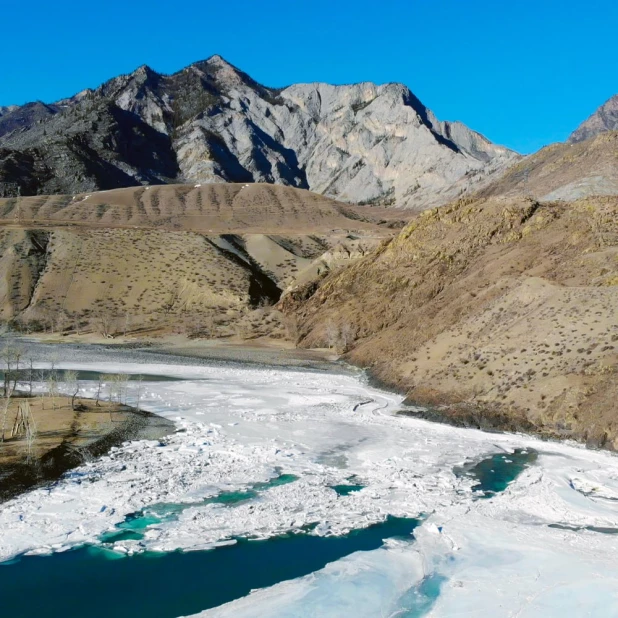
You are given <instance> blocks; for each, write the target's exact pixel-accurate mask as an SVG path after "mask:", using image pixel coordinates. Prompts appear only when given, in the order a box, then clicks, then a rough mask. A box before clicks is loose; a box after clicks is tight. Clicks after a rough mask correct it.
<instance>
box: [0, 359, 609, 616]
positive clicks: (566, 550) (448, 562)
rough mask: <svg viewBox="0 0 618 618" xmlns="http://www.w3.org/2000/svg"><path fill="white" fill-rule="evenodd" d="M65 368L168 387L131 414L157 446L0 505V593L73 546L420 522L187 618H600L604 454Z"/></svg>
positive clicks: (89, 386)
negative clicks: (12, 574)
mask: <svg viewBox="0 0 618 618" xmlns="http://www.w3.org/2000/svg"><path fill="white" fill-rule="evenodd" d="M67 358H69V355H66V358H65V360H62V357H61V359H60V361H59V362H57V363H56V366H57V367H60V368H71V369H82V370H90V371H105V372H126V373H135V374H156V375H168V376H172V377H178V378H182V381H168V382H165V381H159V382H145V383H143V385H142V386H143V393H142V395H141V407H143V408H144V409H147V410H150V411H152V412H155V413H157V414H160V415H162V416H164V417H166V418H168V419H170V420H172V421H174V422H175V424H176V427H177V431H176V432H175V433H173V434H171V435H169V436H168V437H166V438H164V439H163V440H161V441H139V442H132V443H126V444H124V445H123V446H121V447H119V448H115V449H113V450H112V452H110V453H109V455H107V456H105V457H102V458H101V459H98V460H96V461H93V462H89V463H86V464H84V465H83V466H82V467H80V468H78V469H77V470H74V471H72V472H71V473H69V474H67V475H66V476H65V477H64V478H63V479H62V480H61V481H60V482H58V483H57V484H55V485H54V486H53V487H51V488H45V489H38V490H35V491H31V492H29V493H27V494H24V495H22V496H20V497H19V498H17V499H15V500H13V501H11V502H8V503H5V504H3V505H2V506H1V507H0V508H1V511H0V559H2V560H4V561H9V560H11V559H14V558H16V557H17V558H18V562H17V564H11V563H7V565H4V566H1V567H0V590H1V586H2V584H1V582H2V580H3V577H4V575H3V572H4V573H8V572H9V570H10V569H13V568H16V567H18V566H19V564H20V561H21V562H23V563H25V562H26V561H27V560H29V556H32V555H37V554H52V553H53V554H56V555H57V554H58V552H65V551H67V550H70V549H74V548H76V547H79V546H83V545H87V546H90V547H91V546H95V547H99V548H105V549H106V550H112V551H113V552H114V554H113V555H124V556H127V555H129V556H131V555H133V556H135V555H137V554H143V555H153V554H152V552H159V553H162V555H169V553H170V552H176V550H183V551H185V552H188V551H192V552H198V553H199V552H202V553H203V552H204V550H210V549H213V548H217V549H214V551H212V552H210V555H212V556H215V557H216V556H218V555H223V552H226V551H229V548H228V547H226V546H227V545H229V544H230V543H238V539H241V540H242V539H275V538H281V537H285V536H288V537H289V536H290V534H292V536H296V535H295V534H294V533H298V534H299V535H301V536H303V537H308V536H313V537H320V538H329V537H341V538H344V537H349V536H350V534H351V533H352V532H353V531H358V530H361V529H368V528H369V527H370V526H372V525H376V524H383V525H389V526H392V524H391V523H388V522H389V521H398V520H396V519H395V518H406V519H407V520H409V519H418V520H420V523H419V525H418V526H417V527H416V528H415V529H414V531H413V533H412V534H409V532H408V533H406V534H405V535H403V536H402V535H401V534H398V535H397V536H396V538H391V539H388V540H386V541H385V542H384V544H382V545H381V546H375V545H371V543H370V544H369V545H367V546H366V547H362V549H364V551H355V552H353V553H349V554H348V555H345V557H341V558H339V559H334V560H333V561H332V562H329V563H328V564H327V565H326V566H325V567H324V568H319V569H318V570H317V571H315V572H312V573H310V574H307V575H303V576H302V577H296V576H293V577H294V578H293V579H287V581H280V582H279V583H275V584H274V585H269V586H267V587H264V588H259V589H257V590H254V591H253V592H252V593H251V594H250V595H248V596H244V597H242V598H237V599H236V600H233V601H231V602H229V603H226V604H223V605H219V606H217V607H211V608H210V609H207V610H205V611H204V612H203V615H204V616H230V617H231V616H234V617H235V618H236V617H244V616H247V617H249V616H261V617H275V616H277V617H283V616H285V617H292V616H299V617H300V616H320V617H322V616H324V617H328V616H346V615H354V616H355V617H358V618H360V617H364V616H371V617H375V616H444V617H464V616H465V617H475V616H497V617H500V616H512V617H515V616H517V617H518V618H524V617H532V616H535V617H537V616H538V617H552V616H560V617H561V618H564V617H565V616H577V617H579V616H602V617H606V616H618V559H617V558H616V557H617V556H618V534H615V533H616V532H618V459H617V458H616V457H615V456H614V455H612V454H609V453H605V452H598V451H590V450H586V449H584V448H582V447H580V446H576V445H566V444H558V443H551V442H541V441H538V440H535V439H532V438H529V437H526V436H520V435H508V434H488V433H482V432H479V431H474V430H466V429H458V428H453V427H449V426H446V425H438V424H432V423H429V422H425V421H420V420H415V419H411V418H407V417H402V416H396V415H395V412H396V411H397V410H398V409H400V408H401V404H402V398H401V397H400V396H398V395H395V394H391V393H388V392H384V391H380V390H377V389H374V388H371V387H370V386H368V385H367V384H366V383H365V381H364V380H363V378H362V376H361V375H360V374H345V373H334V372H323V371H322V372H321V371H307V370H285V369H281V368H276V369H275V368H268V367H257V366H256V367H251V366H240V365H233V364H219V365H215V364H213V365H207V364H206V365H204V364H202V365H198V364H196V365H187V364H176V363H174V362H173V361H172V360H170V361H168V362H161V361H160V359H158V362H152V361H150V362H147V361H146V360H144V359H142V360H139V361H136V360H135V359H134V358H133V357H132V356H131V355H129V354H127V355H126V356H123V355H122V354H116V356H115V358H113V359H112V358H110V356H109V355H108V354H105V355H100V356H97V355H96V354H94V353H93V354H92V355H91V358H92V359H93V360H90V361H85V360H81V358H78V357H76V356H72V358H73V360H67ZM75 359H77V360H75ZM40 366H43V364H40ZM95 387H96V384H95V383H94V382H85V383H84V390H85V391H90V392H94V390H95ZM130 388H133V389H135V388H136V385H135V383H131V387H130ZM129 403H131V395H130V396H129ZM510 467H511V468H512V469H511V468H510ZM509 474H510V476H509ZM511 478H514V480H512V482H510V483H509V482H508V481H509V480H510V479H511ZM491 489H493V490H494V491H495V493H494V491H489V490H491ZM482 490H486V491H487V493H485V494H483V492H482ZM127 516H128V517H127ZM389 516H390V518H389ZM387 518H389V519H388V520H387ZM377 529H378V530H379V528H377ZM354 534H356V532H354ZM385 536H389V535H386V534H385ZM390 536H392V535H390ZM241 543H246V541H241ZM378 545H380V544H379V543H378ZM281 547H283V546H281ZM290 551H295V550H294V549H293V548H292V546H291V549H290ZM329 551H330V550H329ZM217 552H220V553H217ZM344 553H345V552H344ZM175 555H176V554H175ZM24 556H25V557H24ZM52 558H53V556H52ZM139 559H140V558H139V557H138V558H124V560H128V561H130V560H139ZM46 560H51V558H50V559H46ZM49 564H50V568H52V566H51V565H52V562H50V563H49ZM215 564H216V560H215ZM265 568H267V565H265ZM4 569H6V571H4ZM279 579H286V578H279ZM32 592H33V593H36V590H34V589H33V590H32ZM170 593H173V594H182V591H178V590H176V591H170ZM140 594H147V592H146V591H141V592H140ZM204 607H208V606H206V605H205V606H204ZM201 609H203V607H202V608H201Z"/></svg>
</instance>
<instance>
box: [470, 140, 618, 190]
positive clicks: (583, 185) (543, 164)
mask: <svg viewBox="0 0 618 618" xmlns="http://www.w3.org/2000/svg"><path fill="white" fill-rule="evenodd" d="M479 195H480V196H481V197H489V196H496V195H507V196H515V195H527V196H529V197H534V198H535V199H539V200H543V201H548V200H566V201H570V200H575V199H581V198H584V197H589V196H593V195H618V132H617V131H611V132H607V133H602V134H600V135H597V136H596V137H592V138H591V139H588V140H586V141H583V142H577V143H564V144H563V143H558V144H552V145H551V146H547V147H545V148H543V149H541V150H539V152H537V153H535V154H533V155H531V156H529V157H526V158H525V159H522V160H521V161H520V162H519V163H517V164H515V165H513V166H512V167H510V168H509V169H508V170H507V171H506V173H505V174H504V175H503V176H502V177H501V178H499V179H498V180H497V181H495V182H494V183H492V184H491V185H490V186H489V187H487V188H486V189H484V190H482V191H481V192H480V193H479Z"/></svg>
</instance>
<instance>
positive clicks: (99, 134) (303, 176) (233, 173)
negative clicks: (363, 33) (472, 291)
mask: <svg viewBox="0 0 618 618" xmlns="http://www.w3.org/2000/svg"><path fill="white" fill-rule="evenodd" d="M518 158H519V155H517V154H516V153H514V152H512V151H510V150H508V149H507V148H503V147H501V146H496V145H494V144H492V143H491V142H490V141H488V140H487V139H485V138H484V137H483V136H482V135H480V134H479V133H476V132H474V131H472V130H470V129H469V128H467V127H466V126H465V125H463V124H461V123H459V122H441V121H439V120H437V118H436V117H435V116H434V114H433V113H432V112H431V111H430V110H429V109H427V108H426V107H425V106H424V105H423V104H422V103H421V102H420V101H419V100H418V99H417V98H416V97H415V96H414V95H413V94H412V93H411V92H410V90H409V89H408V88H407V87H406V86H403V85H401V84H385V85H380V86H378V85H375V84H372V83H361V84H354V85H347V86H331V85H327V84H321V83H314V84H297V85H293V86H290V87H288V88H284V89H273V88H266V87H264V86H261V85H260V84H258V83H257V82H255V81H254V80H253V79H251V77H249V76H248V75H246V74H245V73H243V72H242V71H240V70H238V69H237V68H235V67H234V66H232V65H231V64H229V63H228V62H226V61H225V60H224V59H223V58H221V57H220V56H213V57H211V58H209V59H208V60H206V61H203V62H198V63H195V64H192V65H191V66H189V67H187V68H185V69H183V70H181V71H179V72H177V73H174V74H173V75H161V74H159V73H157V72H155V71H153V70H152V69H150V68H149V67H147V66H142V67H140V68H139V69H137V70H136V71H134V72H133V73H131V74H130V75H124V76H121V77H117V78H114V79H112V80H110V81H108V82H106V83H105V84H103V85H102V86H100V87H99V88H97V89H96V90H85V91H83V92H81V93H79V94H77V95H75V96H74V97H72V98H70V99H65V100H62V101H58V102H56V103H53V104H49V105H48V104H44V103H41V102H35V103H29V104H26V105H23V106H11V107H3V108H0V181H4V182H16V183H19V185H20V186H21V191H22V194H24V195H33V194H52V193H76V192H80V191H93V190H97V189H111V188H116V187H128V186H136V185H140V184H167V183H178V182H185V183H191V182H195V183H204V182H268V183H277V184H282V185H288V186H292V187H297V188H305V189H310V190H312V191H315V192H318V193H321V194H324V195H327V196H330V197H334V198H337V199H339V200H343V201H348V202H357V203H366V204H375V205H386V206H398V207H404V208H411V209H419V210H420V209H424V208H427V207H430V206H435V205H439V204H442V203H445V202H448V201H450V200H451V199H453V198H456V197H459V196H460V195H462V194H463V193H466V192H469V191H471V190H476V189H479V188H481V187H483V186H484V185H485V184H487V182H488V181H489V180H490V179H492V178H493V177H495V176H496V174H498V173H500V172H501V171H503V170H504V169H505V168H506V167H508V165H509V164H511V163H513V162H515V161H516V160H517V159H518Z"/></svg>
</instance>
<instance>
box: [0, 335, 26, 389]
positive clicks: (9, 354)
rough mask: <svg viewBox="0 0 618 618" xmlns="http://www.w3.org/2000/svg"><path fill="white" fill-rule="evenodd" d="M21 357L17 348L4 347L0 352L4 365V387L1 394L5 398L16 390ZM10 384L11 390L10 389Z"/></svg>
mask: <svg viewBox="0 0 618 618" xmlns="http://www.w3.org/2000/svg"><path fill="white" fill-rule="evenodd" d="M21 356H22V351H21V350H20V349H19V348H15V347H11V346H5V348H4V349H3V350H2V361H3V365H4V386H3V393H4V396H5V397H6V396H7V394H8V393H9V390H10V391H11V392H15V389H16V388H17V380H18V379H19V361H20V359H21ZM11 382H12V383H13V384H12V388H9V387H11Z"/></svg>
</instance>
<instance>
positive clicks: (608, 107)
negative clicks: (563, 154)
mask: <svg viewBox="0 0 618 618" xmlns="http://www.w3.org/2000/svg"><path fill="white" fill-rule="evenodd" d="M607 131H618V94H615V95H614V96H613V97H612V98H611V99H609V100H608V101H606V102H605V103H604V104H603V105H601V107H599V109H597V111H596V112H594V114H592V116H590V117H589V118H587V119H586V120H585V121H584V122H582V124H580V125H579V127H577V129H576V130H575V131H573V133H571V135H570V136H569V139H568V143H570V144H575V143H577V142H583V141H584V140H587V139H590V138H591V137H595V136H597V135H599V134H600V133H606V132H607Z"/></svg>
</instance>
